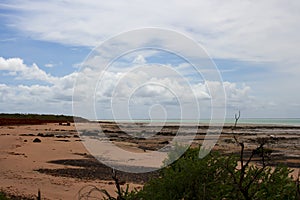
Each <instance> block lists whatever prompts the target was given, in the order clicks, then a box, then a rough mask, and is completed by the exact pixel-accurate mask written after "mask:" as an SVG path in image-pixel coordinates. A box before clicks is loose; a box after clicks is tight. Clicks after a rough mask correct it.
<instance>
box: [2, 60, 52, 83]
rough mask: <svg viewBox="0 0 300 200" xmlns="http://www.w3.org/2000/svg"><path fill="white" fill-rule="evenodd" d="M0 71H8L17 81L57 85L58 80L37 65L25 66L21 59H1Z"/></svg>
mask: <svg viewBox="0 0 300 200" xmlns="http://www.w3.org/2000/svg"><path fill="white" fill-rule="evenodd" d="M0 70H3V71H8V72H9V73H8V75H11V76H15V77H16V78H17V79H27V80H40V81H45V82H48V83H55V82H56V80H57V79H56V78H55V77H53V76H51V75H50V74H47V73H46V72H45V71H43V70H41V69H40V68H39V67H38V66H37V65H36V64H35V63H33V64H32V65H31V66H27V65H25V64H24V62H23V60H22V59H20V58H9V59H4V58H2V57H0Z"/></svg>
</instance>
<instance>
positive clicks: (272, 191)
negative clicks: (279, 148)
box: [126, 148, 297, 200]
mask: <svg viewBox="0 0 300 200" xmlns="http://www.w3.org/2000/svg"><path fill="white" fill-rule="evenodd" d="M198 152H199V149H198V148H196V149H188V150H187V151H186V152H185V153H184V154H183V155H182V157H181V158H180V159H178V160H177V161H176V162H174V163H173V164H171V165H170V166H168V167H166V168H164V169H162V170H161V173H160V178H156V179H153V180H151V181H150V182H148V183H147V184H146V185H145V186H144V187H143V189H142V190H140V191H138V192H132V193H131V195H129V196H128V197H127V198H126V199H132V200H137V199H139V200H156V199H164V200H173V199H174V200H177V199H188V200H193V199H195V200H196V199H206V200H209V199H253V200H255V199H270V200H271V199H272V200H275V199H278V200H279V199H280V200H282V199H297V197H296V191H297V189H296V183H295V182H294V181H293V180H292V178H291V177H289V173H290V172H291V170H289V169H288V168H287V167H284V166H278V167H275V169H274V170H272V168H271V167H267V166H265V167H262V166H260V167H259V166H256V165H248V164H247V165H245V168H244V172H243V171H242V170H241V169H237V163H238V161H239V158H238V157H236V156H222V155H220V154H218V153H210V154H209V155H208V156H206V157H205V158H203V159H199V158H198Z"/></svg>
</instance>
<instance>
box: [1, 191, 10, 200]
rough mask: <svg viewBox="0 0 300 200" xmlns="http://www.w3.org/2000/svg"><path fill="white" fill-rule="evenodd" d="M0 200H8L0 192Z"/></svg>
mask: <svg viewBox="0 0 300 200" xmlns="http://www.w3.org/2000/svg"><path fill="white" fill-rule="evenodd" d="M0 200H9V199H8V198H7V197H6V195H5V194H3V193H2V192H0Z"/></svg>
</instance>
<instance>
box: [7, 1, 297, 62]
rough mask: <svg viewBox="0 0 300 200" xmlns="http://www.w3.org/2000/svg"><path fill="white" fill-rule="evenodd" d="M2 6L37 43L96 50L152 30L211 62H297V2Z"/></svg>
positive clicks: (29, 3) (24, 3)
mask: <svg viewBox="0 0 300 200" xmlns="http://www.w3.org/2000/svg"><path fill="white" fill-rule="evenodd" d="M6 5H8V6H6V8H7V7H9V8H10V9H16V10H19V11H22V14H19V15H18V16H10V17H11V18H10V20H11V21H12V23H14V24H15V25H16V27H18V28H19V29H21V30H22V31H25V32H27V33H28V34H29V35H30V36H31V37H33V38H36V39H41V40H48V41H55V42H60V43H64V44H72V45H88V46H95V45H97V44H99V42H100V41H103V40H104V39H106V38H108V37H111V36H112V35H115V34H118V33H120V32H123V31H126V30H130V29H136V28H140V27H149V26H151V27H161V28H169V29H174V30H178V31H181V32H184V33H187V34H188V35H189V36H192V37H193V38H195V39H196V40H197V41H199V42H200V43H202V44H203V45H204V46H205V48H207V49H208V51H209V53H210V54H211V55H213V56H214V57H221V58H237V59H246V60H265V61H266V60H270V61H287V60H290V61H291V60H294V61H298V58H299V52H300V51H299V43H300V39H299V37H298V33H299V31H300V23H299V19H300V13H299V8H300V2H299V1H297V0H288V1H281V0H266V1H249V0H248V1H239V0H231V1H226V2H225V1H222V0H212V1H196V0H193V1H188V2H186V1H179V0H177V1H170V0H167V1H163V2H161V1H157V0H156V1H155V0H154V1H147V2H139V1H129V2H127V1H126V2H124V1H121V0H114V1H97V2H95V1H92V0H77V1H54V0H50V1H29V0H27V1H11V2H10V3H7V4H6ZM4 6H5V5H4V4H2V7H4ZM45 22H47V23H45ZM298 63H299V62H298Z"/></svg>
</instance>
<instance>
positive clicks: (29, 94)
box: [0, 0, 300, 118]
mask: <svg viewBox="0 0 300 200" xmlns="http://www.w3.org/2000/svg"><path fill="white" fill-rule="evenodd" d="M299 10H300V2H299V1H298V0H286V1H281V0H264V1H258V0H257V1H256V0H244V1H241V0H229V1H222V0H211V1H204V0H203V1H198V0H197V1H196V0H191V1H179V0H178V1H176V0H175V1H169V0H166V1H156V0H152V1H143V2H140V1H131V0H129V1H121V0H120V1H119V0H112V1H92V0H73V1H69V0H64V1H63V0H62V1H54V0H48V1H38V0H0V24H1V26H0V112H21V113H55V114H72V97H73V90H74V82H75V80H76V78H78V75H80V74H82V73H83V71H84V69H83V68H82V66H83V62H84V60H85V59H86V58H87V57H88V55H91V54H90V52H91V51H92V50H93V49H94V48H95V47H97V46H98V45H101V43H103V42H104V41H107V40H108V39H109V38H112V37H113V36H117V35H119V34H120V33H124V32H127V31H131V30H134V29H141V28H147V27H156V28H162V29H167V30H173V31H175V32H178V33H180V34H183V35H185V36H187V37H189V38H191V39H192V40H194V41H195V42H196V43H198V44H199V45H201V46H202V47H203V48H204V49H205V52H207V53H208V55H209V56H210V57H211V58H212V60H213V62H214V63H215V64H216V66H217V69H218V70H219V72H220V75H221V78H222V80H223V84H221V85H220V84H219V83H217V82H215V81H214V80H210V79H204V78H203V77H198V78H197V77H196V76H193V75H191V74H193V73H192V72H191V71H190V73H187V71H189V70H187V69H186V67H187V65H188V64H187V63H186V62H184V60H182V59H179V58H178V57H177V58H175V57H174V56H172V55H171V54H170V53H166V52H159V53H158V52H151V51H152V50H151V51H140V52H133V53H132V54H128V55H125V56H123V57H121V58H119V59H118V60H116V61H115V62H114V63H113V64H112V66H111V68H110V70H108V71H106V72H105V75H104V76H103V77H102V82H101V83H99V84H98V85H97V87H96V90H95V94H96V95H95V96H96V98H95V99H96V102H98V103H95V104H96V105H95V108H96V109H97V110H98V111H97V112H99V113H100V114H99V115H97V116H98V117H99V118H111V117H112V115H111V114H112V112H111V110H114V111H113V113H115V112H117V115H119V117H120V118H122V117H124V116H123V115H122V106H120V105H122V104H121V103H120V102H119V101H118V100H120V99H122V98H125V97H127V104H128V107H130V108H132V110H131V111H132V113H131V115H133V116H134V117H135V118H149V115H150V117H151V116H152V115H153V116H154V117H155V116H156V115H157V117H158V118H159V117H161V113H166V112H167V114H168V116H169V118H178V116H177V115H176V113H178V112H179V111H180V109H179V108H180V106H182V105H187V106H186V107H184V109H187V110H188V109H190V110H191V111H192V110H193V108H192V107H193V106H194V105H193V104H192V105H191V104H190V107H189V106H188V102H190V101H191V99H189V98H188V95H187V91H189V90H190V92H192V93H193V94H194V95H193V97H191V98H194V97H195V98H196V99H197V100H196V101H197V102H198V103H199V104H200V107H201V109H202V111H203V113H204V114H203V115H202V116H203V117H204V118H206V117H209V116H210V115H209V110H207V109H206V107H209V102H211V99H212V98H214V97H215V95H214V94H213V93H214V92H215V91H213V90H212V88H219V87H222V88H224V89H225V93H226V100H227V101H226V108H227V117H232V116H233V113H235V112H237V110H241V112H242V115H243V117H266V118H268V117H274V118H276V117H278V118H285V117H290V118H293V117H298V118H299V117H300V92H299V91H300V83H299V78H300V37H299V31H300V12H299ZM152 37H153V36H152ZM88 58H89V57H88ZM124 60H125V61H126V62H124ZM137 66H144V67H143V68H142V69H143V70H134V69H136V68H137ZM129 67H131V69H130V70H128V68H129ZM126 69H127V71H126ZM164 69H168V70H169V71H168V72H166V73H165V72H164ZM171 69H174V70H171ZM183 69H184V70H183ZM174 71H176V72H178V73H180V75H181V76H180V77H181V78H182V77H184V80H188V82H189V84H188V86H189V88H188V89H186V88H185V86H184V85H182V83H181V81H180V80H181V79H180V77H179V76H178V77H176V76H175V75H174V76H172V73H173V72H174ZM158 74H159V76H158ZM99 76H100V75H99ZM124 80H126V81H125V82H124ZM142 80H144V81H142ZM145 80H147V81H145ZM122 81H123V82H124V83H123V84H122ZM209 84H211V88H209V87H208V85H209ZM118 85H119V86H118ZM120 85H121V86H122V87H121V86H120ZM124 85H126V86H127V88H126V87H125V86H124ZM143 85H144V86H143ZM116 87H117V88H119V89H116ZM124 87H125V88H124ZM130 89H132V90H134V92H132V91H131V92H130ZM219 89H220V88H219ZM112 91H115V92H114V93H112ZM126 91H127V92H128V93H126ZM174 91H175V93H176V94H174ZM216 91H217V89H216ZM215 93H216V92H215ZM82 94H83V93H82ZM79 96H80V95H79ZM79 96H78V98H79ZM82 96H84V95H82ZM183 96H184V97H185V98H184V99H181V100H180V101H182V102H180V101H179V100H178V97H183ZM112 97H114V98H112ZM84 98H86V96H85V97H82V99H84ZM77 100H78V99H77ZM112 107H113V108H112ZM149 109H150V111H149ZM178 109H179V110H178ZM162 111H163V112H162ZM126 112H127V111H126ZM201 114H202V113H201ZM82 115H85V114H84V113H82ZM189 117H191V116H189Z"/></svg>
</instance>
